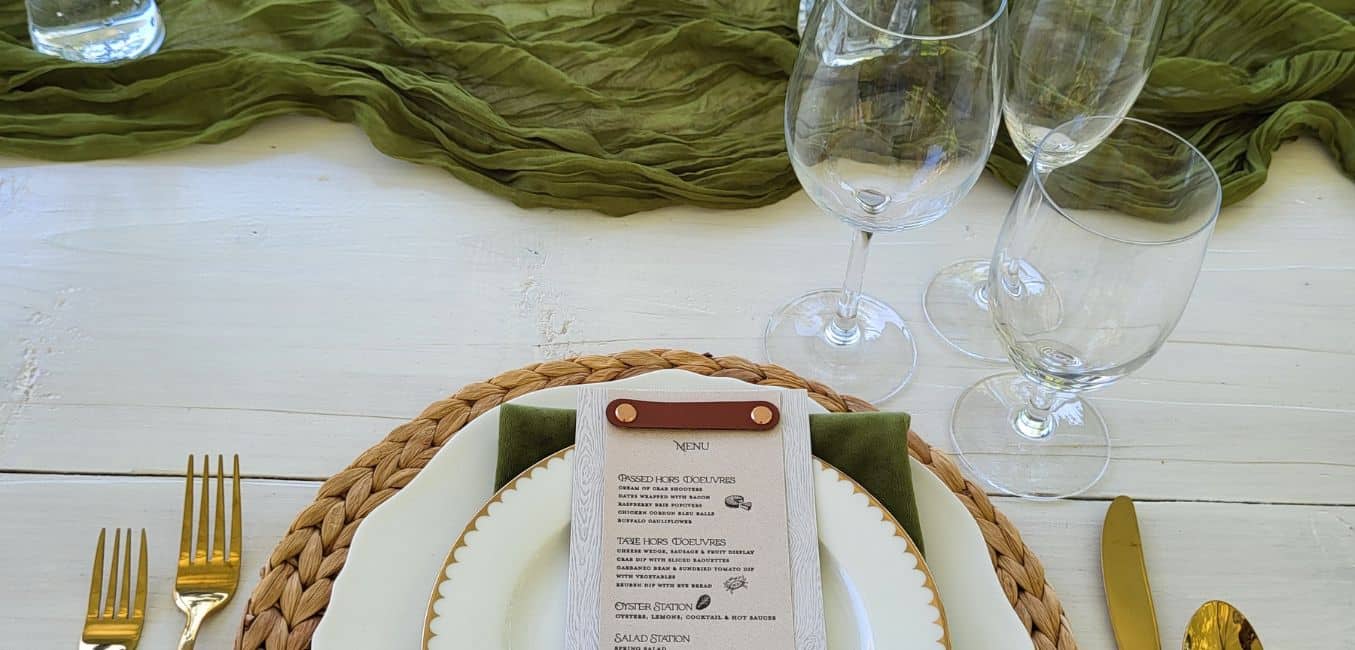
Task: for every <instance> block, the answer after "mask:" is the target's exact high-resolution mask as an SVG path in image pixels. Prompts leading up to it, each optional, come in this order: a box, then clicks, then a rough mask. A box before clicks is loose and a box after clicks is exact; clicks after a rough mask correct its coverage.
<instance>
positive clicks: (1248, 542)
mask: <svg viewBox="0 0 1355 650" xmlns="http://www.w3.org/2000/svg"><path fill="white" fill-rule="evenodd" d="M1011 195H1012V192H1011V190H1010V188H1007V187H1005V186H1003V185H1002V184H1000V183H998V182H997V181H995V180H993V179H991V178H984V179H983V180H982V181H980V183H979V185H978V186H977V187H976V189H975V190H974V192H973V193H972V194H971V195H970V196H969V197H968V198H967V199H965V201H964V202H963V203H962V204H961V205H960V206H959V207H958V208H957V209H956V210H955V211H954V212H953V214H951V215H950V216H948V217H946V218H945V219H943V220H941V221H940V222H938V223H936V224H933V225H931V226H929V227H927V228H924V229H921V230H918V231H916V232H911V233H902V234H897V235H889V236H881V237H879V238H877V245H876V247H875V250H874V251H873V252H872V256H871V263H870V268H869V270H868V275H867V285H866V286H867V290H868V291H870V292H872V293H873V294H875V295H877V296H879V297H881V298H884V299H885V300H887V301H889V302H891V303H893V304H894V305H895V306H896V307H897V308H898V309H899V310H900V311H901V312H902V313H903V314H904V316H905V317H906V318H907V319H908V321H909V323H910V325H912V327H913V329H914V333H915V336H916V338H917V341H918V346H919V359H920V362H921V365H920V367H919V370H918V373H917V375H916V379H915V382H914V383H913V384H912V385H910V386H909V387H908V388H907V389H906V390H905V391H904V392H903V393H901V394H900V395H899V396H898V397H897V398H895V399H894V400H892V401H891V402H889V403H887V404H885V405H884V406H885V407H886V408H896V409H903V410H907V411H909V412H911V413H913V414H914V416H915V419H914V422H915V427H916V428H917V429H918V430H919V431H921V432H922V433H923V435H924V436H925V437H927V438H928V439H929V440H930V441H931V442H932V443H933V444H935V445H937V446H938V447H941V448H943V449H945V448H948V443H947V436H946V423H947V422H948V420H949V412H950V408H951V404H952V402H953V400H954V399H955V397H956V396H957V395H958V394H959V393H960V391H962V390H963V389H964V388H965V387H966V386H968V385H970V384H971V383H973V382H974V381H977V380H978V379H980V378H982V377H985V376H987V375H989V374H992V373H995V372H999V371H1001V370H1002V367H1001V366H995V365H986V364H982V363H978V362H975V361H972V360H970V359H969V358H967V357H964V356H962V355H960V354H958V353H956V352H953V351H951V350H949V349H947V348H945V346H944V344H943V343H942V342H941V341H940V339H939V338H938V337H937V336H936V335H935V334H934V333H932V332H931V331H930V330H929V329H928V328H927V326H926V324H925V321H924V319H923V315H922V311H921V305H920V300H921V294H922V290H923V288H924V287H925V286H926V283H927V281H928V280H929V279H930V277H931V274H932V273H933V272H934V271H935V270H936V269H937V268H940V267H941V266H943V265H944V264H946V263H948V262H950V261H953V260H955V259H958V258H961V257H972V256H983V255H986V254H987V253H988V252H989V251H990V249H991V246H992V242H993V239H994V237H995V235H996V231H997V227H998V225H999V224H1000V222H1001V219H1002V217H1003V215H1004V214H1005V212H1006V208H1007V204H1008V202H1009V201H1010V198H1011ZM1351 206H1355V184H1352V183H1350V182H1349V180H1348V179H1346V178H1345V177H1343V176H1341V175H1340V173H1339V172H1338V170H1337V169H1336V167H1335V165H1334V164H1333V163H1332V161H1331V160H1330V159H1329V158H1328V155H1327V154H1326V152H1324V151H1323V150H1322V149H1321V148H1320V147H1319V146H1318V145H1316V144H1314V143H1312V142H1308V141H1300V142H1297V143H1293V144H1290V145H1287V146H1286V147H1285V148H1284V149H1282V150H1281V151H1280V152H1279V153H1278V154H1277V155H1276V157H1275V164H1274V167H1273V172H1272V175H1271V179H1270V182H1269V183H1268V184H1267V185H1266V186H1265V187H1264V188H1263V189H1262V190H1261V191H1260V192H1258V193H1257V194H1256V195H1255V196H1253V197H1251V198H1250V199H1248V200H1246V201H1244V202H1242V203H1240V204H1238V205H1236V206H1233V207H1230V208H1228V209H1227V210H1225V213H1224V215H1223V217H1222V218H1221V221H1220V224H1219V227H1218V230H1217V232H1216V234H1215V237H1214V240H1213V242H1212V244H1211V247H1210V253H1209V256H1208V257H1207V259H1206V261H1205V268H1204V272H1203V273H1202V275H1201V277H1200V281H1199V284H1198V285H1197V287H1196V290H1195V294H1194V298H1193V300H1192V303H1191V306H1190V308H1189V309H1188V311H1187V313H1186V315H1185V318H1184V319H1183V320H1182V322H1181V324H1180V326H1179V327H1178V328H1177V330H1176V332H1175V333H1174V335H1173V336H1172V338H1171V340H1170V341H1169V342H1168V344H1167V345H1166V346H1165V347H1164V348H1163V349H1162V350H1161V352H1160V353H1159V354H1158V356H1157V357H1156V358H1155V359H1154V360H1153V361H1152V362H1150V363H1149V364H1148V365H1147V366H1146V367H1144V368H1143V369H1142V370H1140V371H1139V372H1136V373H1135V374H1134V375H1132V376H1131V377H1129V378H1128V379H1126V380H1124V381H1123V382H1121V383H1119V384H1117V385H1115V386H1113V387H1111V388H1110V389H1108V390H1105V391H1104V392H1102V393H1099V394H1097V395H1096V396H1095V397H1094V399H1095V400H1096V403H1097V405H1098V406H1099V407H1100V409H1101V410H1102V413H1103V415H1104V416H1105V417H1106V418H1107V420H1108V422H1109V423H1110V425H1111V427H1112V437H1113V442H1114V445H1115V451H1114V453H1115V461H1114V462H1113V463H1112V465H1111V467H1110V470H1109V472H1108V473H1107V475H1106V477H1105V479H1104V480H1103V481H1102V483H1101V484H1099V485H1098V486H1097V487H1096V488H1095V489H1094V490H1093V491H1092V492H1091V493H1090V494H1088V495H1086V497H1084V498H1082V499H1080V500H1077V501H1071V502H1065V503H1058V504H1036V503H1026V502H1021V501H1016V500H1012V499H1000V503H1001V506H1002V507H1003V509H1004V510H1005V511H1006V512H1008V513H1009V514H1010V515H1011V516H1012V517H1013V519H1014V520H1015V521H1016V522H1017V523H1018V525H1019V526H1020V527H1021V529H1022V530H1023V531H1024V532H1025V534H1026V536H1027V538H1028V539H1029V541H1030V542H1031V544H1032V546H1033V547H1034V548H1035V549H1036V551H1037V552H1038V553H1039V554H1040V555H1041V557H1042V558H1043V559H1044V561H1045V563H1046V565H1047V566H1048V568H1049V572H1050V576H1051V580H1052V581H1053V583H1054V585H1055V586H1056V587H1057V588H1058V589H1059V590H1060V593H1061V595H1062V596H1063V598H1064V601H1065V603H1067V605H1068V608H1069V611H1070V613H1071V615H1072V616H1073V620H1074V628H1075V630H1076V631H1077V633H1078V636H1079V638H1080V640H1081V642H1082V646H1083V647H1086V648H1105V647H1111V641H1110V637H1109V628H1108V626H1107V625H1108V624H1107V622H1106V619H1105V614H1104V607H1103V605H1102V602H1101V599H1102V595H1101V589H1100V575H1099V568H1098V565H1097V561H1096V553H1097V544H1096V540H1097V539H1099V530H1100V519H1101V516H1102V514H1103V513H1104V509H1105V505H1106V504H1105V501H1104V500H1105V499H1108V498H1110V497H1112V496H1114V495H1116V494H1120V493H1127V494H1130V495H1132V496H1134V497H1136V498H1138V499H1141V500H1147V501H1150V502H1148V503H1144V504H1143V505H1142V506H1141V507H1140V513H1141V516H1142V517H1143V519H1144V530H1145V535H1146V541H1145V544H1146V545H1147V547H1148V554H1149V563H1150V570H1152V572H1153V580H1154V587H1155V592H1156V595H1157V596H1158V604H1159V614H1160V618H1161V621H1162V625H1163V630H1162V632H1163V637H1164V647H1175V646H1176V645H1177V644H1179V635H1180V632H1181V629H1182V628H1183V627H1184V624H1185V620H1186V617H1188V616H1189V614H1190V611H1191V610H1192V609H1193V608H1194V606H1195V605H1197V604H1198V603H1199V602H1202V601H1203V600H1206V599H1208V598H1213V597H1219V598H1224V599H1228V600H1231V601H1233V602H1235V603H1236V604H1238V605H1239V606H1241V607H1242V608H1243V610H1244V611H1245V612H1246V613H1247V614H1248V615H1249V616H1250V617H1252V618H1253V619H1254V620H1255V621H1256V622H1257V624H1258V627H1259V628H1260V629H1261V630H1262V634H1263V638H1264V639H1265V640H1266V642H1267V645H1274V646H1275V647H1294V648H1319V647H1334V646H1333V645H1332V641H1331V640H1332V639H1349V638H1355V619H1352V618H1351V617H1350V616H1349V613H1350V612H1351V611H1355V602H1352V598H1355V528H1352V522H1355V508H1353V507H1355V445H1352V444H1351V439H1352V438H1351V431H1352V428H1351V425H1350V421H1351V416H1352V415H1355V391H1353V390H1351V388H1350V386H1349V381H1350V378H1351V377H1352V376H1353V375H1355V337H1352V336H1351V334H1350V332H1351V324H1352V323H1355V218H1352V209H1351ZM847 239H848V232H847V229H846V228H845V227H843V226H842V225H840V224H838V223H836V222H835V221H834V220H832V219H830V218H828V217H825V216H824V215H822V214H820V213H819V212H818V211H817V210H816V209H815V208H814V207H813V206H812V205H811V204H810V203H809V202H808V201H807V199H806V198H805V197H804V196H803V195H797V196H795V197H792V198H790V199H788V200H786V201H784V202H782V203H780V204H778V205H774V206H769V207H766V208H762V209H757V210H746V211H740V212H722V211H711V210H697V209H691V208H674V209H667V210H660V211H656V212H652V213H647V214H642V215H636V216H633V217H629V218H624V219H612V218H607V217H602V216H598V215H595V214H590V213H584V212H572V211H553V210H530V211H529V210H522V209H519V208H516V207H514V206H512V205H510V204H508V203H506V202H504V201H502V200H500V199H497V198H495V197H492V196H489V195H487V194H484V193H483V192H479V191H477V190H474V189H471V188H469V187H466V186H465V185H462V184H461V183H459V182H457V181H456V180H455V179H453V178H451V177H450V176H448V175H446V174H444V173H442V172H439V171H436V170H432V169H427V168H420V167H416V166H413V165H409V164H406V163H402V162H399V161H395V160H391V159H388V158H386V157H384V156H382V155H381V154H379V153H377V152H376V151H375V150H374V149H372V148H371V146H370V144H368V143H367V142H366V140H365V139H364V138H363V136H362V135H361V134H360V133H358V132H357V131H356V130H355V129H353V128H351V127H349V126H345V125H338V124H331V123H327V122H323V121H319V120H308V119H299V118H297V119H281V120H275V121H272V122H269V123H268V124H265V125H263V126H262V127H260V128H257V129H255V130H254V131H253V132H251V133H250V134H248V135H246V136H244V137H241V138H239V139H237V140H233V141H231V142H228V143H225V144H221V145H216V146H203V147H193V148H190V149H186V150H183V151H178V152H171V153H166V154H158V155H152V156H145V157H141V158H135V159H127V160H116V161H105V162H93V163H80V164H50V163H42V162H35V161H25V160H14V159H0V333H3V335H2V336H0V521H4V522H6V524H7V525H5V526H0V551H2V552H0V583H3V585H4V588H3V590H0V629H3V630H5V631H6V634H4V635H2V636H4V637H6V638H5V639H3V640H0V650H8V648H10V647H14V648H21V647H22V648H29V647H58V646H61V645H63V644H69V643H70V642H71V641H72V640H73V639H74V635H75V633H76V631H77V629H78V624H79V614H80V611H81V609H82V599H83V595H84V592H85V587H86V585H87V584H88V583H87V580H88V566H87V564H88V557H89V554H90V552H91V551H92V546H93V541H94V535H95V534H96V532H97V529H98V527H99V526H103V525H108V526H117V525H126V524H132V525H145V526H147V527H148V528H151V529H152V530H153V531H154V536H153V538H152V547H151V548H152V555H153V559H154V561H155V563H156V567H155V568H154V569H153V571H152V578H153V580H154V584H153V590H152V600H153V601H154V602H155V603H156V605H155V609H153V610H152V617H153V625H152V628H151V631H150V633H149V634H148V636H147V639H146V645H145V646H144V647H163V646H168V645H171V644H172V642H173V639H174V638H175V635H176V634H177V627H178V625H179V619H178V614H177V612H176V611H174V609H173V606H172V604H171V603H170V602H169V601H168V594H169V587H170V576H172V572H173V561H172V559H173V551H174V549H173V548H172V545H173V540H174V539H175V536H174V535H175V531H176V530H177V525H178V524H177V520H178V516H179V514H178V507H179V502H178V501H177V499H178V494H179V490H180V487H181V484H180V483H179V482H178V481H175V480H173V479H172V478H169V477H172V476H174V475H177V474H178V473H179V472H181V471H182V464H183V460H184V457H185V456H186V455H187V454H189V453H205V452H211V453H217V452H222V453H230V452H237V451H238V452H240V453H242V455H243V456H244V457H245V462H244V466H245V469H246V470H247V473H248V474H249V475H250V476H253V477H259V478H258V479H256V480H253V481H251V482H250V483H249V486H248V490H247V492H246V498H247V501H246V503H247V505H249V506H250V507H249V509H248V510H247V512H248V515H247V516H248V526H247V529H246V530H247V542H248V554H249V560H248V561H249V564H250V567H251V568H250V570H249V573H250V574H251V575H253V574H254V573H255V570H256V569H257V567H258V566H259V565H258V563H259V562H260V561H261V560H262V558H263V557H264V554H266V553H267V552H268V551H269V550H271V548H272V546H273V544H274V543H275V542H276V540H277V539H278V538H279V536H280V535H281V534H282V533H283V532H284V530H285V527H286V524H287V522H288V521H290V519H291V517H292V516H293V515H294V514H295V513H296V512H297V511H298V510H299V509H300V508H301V507H302V506H304V505H305V504H306V503H307V502H309V500H310V498H311V495H312V494H313V491H314V488H315V484H314V483H312V482H309V480H313V479H320V478H323V477H325V476H328V475H329V474H332V473H334V472H335V471H337V470H339V469H341V468H342V467H344V466H345V465H346V464H347V463H348V462H349V461H351V460H352V459H353V458H354V457H355V456H356V455H357V454H358V453H359V452H360V451H362V450H363V449H365V448H366V447H368V446H370V445H371V444H372V443H374V442H375V441H377V440H378V439H379V438H380V437H381V436H383V435H384V434H385V433H386V432H387V431H389V430H390V429H391V428H392V427H394V426H396V425H397V424H399V423H400V422H402V421H403V420H405V419H407V418H409V417H411V416H413V415H415V414H417V413H418V412H419V411H420V410H422V408H423V407H424V406H426V405H427V404H428V403H430V402H432V401H434V400H436V399H438V398H440V397H442V396H444V395H446V394H448V393H450V392H451V391H454V390H455V389H457V388H458V387H460V386H462V385H464V384H466V383H468V382H471V381H475V380H480V379H484V378H487V377H489V376H491V375H493V374H495V373H497V372H500V371H503V370H506V369H510V368H514V367H517V366H520V365H522V364H525V363H529V362H533V361H538V360H544V359H550V358H558V357H561V356H566V355H573V354H580V353H591V352H615V351H618V350H622V349H627V348H634V347H676V348H685V349H691V350H696V351H703V352H705V351H709V352H714V353H717V354H737V355H742V356H746V357H748V358H751V359H754V360H761V358H762V354H761V344H760V336H761V332H762V328H763V325H764V324H765V322H766V318H767V316H768V315H769V314H770V313H772V312H773V311H774V310H775V309H776V308H777V307H779V306H780V305H781V304H782V303H784V302H785V301H787V300H789V299H790V298H792V297H794V296H796V295H799V294H801V293H804V292H806V291H808V290H811V289H815V288H820V287H826V286H832V285H833V284H834V283H835V282H837V281H838V280H839V278H840V276H841V273H842V271H843V266H844V265H845V262H846V259H845V257H846V251H847ZM798 370H801V371H805V370H806V369H798ZM272 479H287V480H272ZM15 585H19V586H20V587H19V588H17V589H16V588H15ZM25 585H27V586H25ZM241 604H242V601H241V602H237V603H235V605H234V607H233V609H232V611H231V612H229V613H227V614H225V615H223V616H221V617H219V618H218V619H217V620H216V621H215V622H214V623H211V624H209V625H208V626H207V630H206V632H205V640H204V647H226V644H227V643H228V642H229V640H230V638H231V635H232V634H233V632H234V629H233V628H234V624H235V621H234V619H235V618H236V617H237V616H238V612H239V607H240V606H241ZM11 630H13V631H14V632H13V633H10V631H11ZM15 639H23V640H24V643H23V644H21V645H13V646H11V645H6V644H9V643H13V642H14V640H15ZM1335 647H1343V646H1341V645H1340V642H1339V641H1338V642H1337V644H1336V646H1335Z"/></svg>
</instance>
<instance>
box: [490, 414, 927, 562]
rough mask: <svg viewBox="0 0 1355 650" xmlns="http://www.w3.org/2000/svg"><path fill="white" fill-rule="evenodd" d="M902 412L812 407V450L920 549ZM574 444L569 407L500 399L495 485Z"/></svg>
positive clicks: (810, 426) (907, 421)
mask: <svg viewBox="0 0 1355 650" xmlns="http://www.w3.org/2000/svg"><path fill="white" fill-rule="evenodd" d="M908 423H909V417H908V414H907V413H898V412H892V413H891V412H880V413H814V414H811V415H810V416H809V435H810V444H811V445H812V446H813V449H814V455H815V456H818V457H819V458H821V459H823V462H825V463H828V464H829V465H832V466H833V467H836V468H838V469H840V470H842V471H843V472H845V473H846V474H847V476H850V477H852V479H853V480H855V481H856V482H857V483H859V484H860V485H861V487H863V488H865V489H866V491H867V492H870V493H871V495H872V496H874V497H875V498H876V499H877V500H878V501H879V502H880V505H883V506H884V507H885V509H887V510H889V513H890V514H892V515H894V519H895V520H897V521H898V522H899V525H900V526H902V527H903V529H904V530H906V531H908V536H909V537H911V538H913V543H914V544H917V548H918V550H919V551H923V552H924V553H925V552H926V548H925V547H924V546H923V542H922V523H921V520H920V519H919V518H918V514H917V501H916V499H915V498H914V495H913V470H912V466H911V465H910V464H909V462H908ZM572 444H574V409H552V408H542V407H535V406H522V405H519V404H504V405H503V407H502V408H500V409H499V464H498V467H497V468H496V470H495V473H494V476H495V478H494V489H496V490H497V489H499V488H501V487H503V486H504V485H505V484H507V483H508V482H509V481H511V480H513V477H515V476H517V475H518V474H521V473H522V472H524V471H526V470H527V469H529V468H531V466H532V465H535V464H536V463H537V462H538V461H540V460H541V459H542V458H545V457H547V456H549V455H551V454H553V453H555V452H557V451H560V450H561V449H564V448H565V447H568V446H570V445H572Z"/></svg>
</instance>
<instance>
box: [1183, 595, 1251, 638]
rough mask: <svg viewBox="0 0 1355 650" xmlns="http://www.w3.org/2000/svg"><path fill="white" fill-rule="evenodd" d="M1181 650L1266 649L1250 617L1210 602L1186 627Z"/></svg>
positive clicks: (1218, 601) (1200, 609) (1203, 606)
mask: <svg viewBox="0 0 1355 650" xmlns="http://www.w3.org/2000/svg"><path fill="white" fill-rule="evenodd" d="M1181 650H1263V649H1262V648H1261V639H1260V638H1258V637H1257V636H1256V631H1255V630H1253V629H1252V626H1251V623H1250V622H1248V621H1247V617H1246V616H1243V615H1242V612H1239V611H1238V610H1237V608H1236V607H1233V606H1232V605H1229V604H1228V603H1225V602H1223V601H1221V600H1211V601H1209V602H1207V603H1205V604H1203V605H1200V608H1199V609H1197V610H1195V615H1194V616H1191V617H1190V623H1189V624H1188V625H1186V636H1185V638H1184V639H1182V641H1181Z"/></svg>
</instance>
